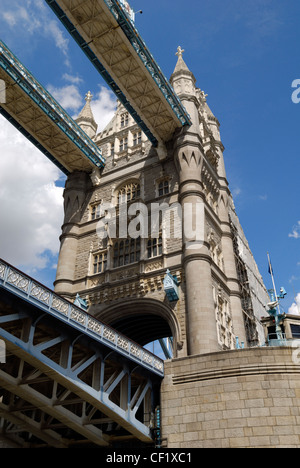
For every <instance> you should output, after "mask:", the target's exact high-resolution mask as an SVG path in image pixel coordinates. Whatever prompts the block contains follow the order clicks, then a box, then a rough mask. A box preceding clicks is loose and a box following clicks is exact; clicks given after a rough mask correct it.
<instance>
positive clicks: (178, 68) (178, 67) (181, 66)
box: [173, 46, 191, 74]
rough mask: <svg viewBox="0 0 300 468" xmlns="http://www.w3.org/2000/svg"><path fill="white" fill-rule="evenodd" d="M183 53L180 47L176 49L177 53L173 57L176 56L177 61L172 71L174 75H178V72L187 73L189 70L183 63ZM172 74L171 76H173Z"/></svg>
mask: <svg viewBox="0 0 300 468" xmlns="http://www.w3.org/2000/svg"><path fill="white" fill-rule="evenodd" d="M184 52H185V50H184V49H182V48H181V47H180V46H179V47H177V52H176V54H175V55H177V56H178V61H177V64H176V67H175V70H174V73H178V72H182V71H188V72H189V73H191V72H190V70H189V68H188V66H187V64H186V63H185V61H184V60H183V57H182V56H183V53H184ZM174 73H173V74H174Z"/></svg>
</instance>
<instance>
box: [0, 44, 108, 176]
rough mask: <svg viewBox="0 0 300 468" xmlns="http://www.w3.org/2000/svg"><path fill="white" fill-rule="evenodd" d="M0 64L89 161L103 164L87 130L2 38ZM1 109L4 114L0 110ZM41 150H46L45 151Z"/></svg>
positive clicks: (103, 160) (99, 165)
mask: <svg viewBox="0 0 300 468" xmlns="http://www.w3.org/2000/svg"><path fill="white" fill-rule="evenodd" d="M0 67H1V68H2V69H3V70H4V71H5V72H6V73H7V74H8V75H9V76H10V77H11V79H12V80H13V81H14V82H15V83H16V84H17V85H18V86H19V87H20V88H21V89H22V90H23V91H24V92H25V93H26V94H27V95H28V96H29V97H30V99H31V100H32V101H33V102H34V103H35V104H36V105H37V106H38V107H39V108H40V109H41V110H42V111H43V112H44V113H45V114H46V115H47V116H48V117H49V118H50V119H51V120H52V121H53V122H54V123H55V124H56V125H57V127H59V128H60V129H61V130H62V131H63V132H64V134H65V135H66V136H67V137H68V138H69V139H70V140H71V141H72V142H73V143H74V144H75V145H76V146H77V148H79V149H80V151H81V152H82V153H83V154H84V155H85V156H86V157H87V158H88V159H89V160H90V161H91V162H92V164H93V165H94V166H96V167H97V168H99V169H101V168H103V167H104V166H105V159H104V157H103V156H102V153H101V151H100V149H99V148H98V146H97V145H96V144H95V143H94V142H93V141H92V140H91V139H90V138H89V137H88V136H87V135H86V133H85V132H84V131H83V130H82V129H81V128H80V127H79V125H78V124H77V123H76V122H74V120H73V119H72V118H71V117H70V116H69V114H68V113H67V112H66V111H65V110H64V109H63V108H62V107H61V106H60V105H59V104H58V102H57V101H56V100H55V99H54V98H53V97H52V96H51V95H50V93H49V92H48V91H47V90H46V89H45V88H44V87H43V86H42V85H41V84H40V83H39V82H38V81H37V80H36V79H35V78H34V77H33V75H32V74H31V73H30V72H29V71H28V70H27V69H26V68H25V67H24V66H23V65H22V64H21V63H20V61H19V60H18V59H17V57H15V55H14V54H13V53H12V52H11V51H10V50H9V48H8V47H7V46H6V45H5V44H4V43H3V42H2V41H1V40H0ZM1 113H2V114H3V115H4V113H3V112H2V111H1ZM12 123H13V119H12ZM18 125H19V124H18ZM23 133H24V132H23ZM26 136H27V135H26ZM32 140H35V139H34V137H32ZM35 141H36V140H35ZM43 152H44V151H43ZM44 154H46V153H45V152H44ZM46 156H47V154H46ZM49 156H50V153H48V157H49ZM50 159H51V160H52V161H53V162H55V161H54V159H55V157H54V156H51V157H50ZM58 164H60V163H58ZM65 171H66V169H64V172H65ZM65 173H66V172H65Z"/></svg>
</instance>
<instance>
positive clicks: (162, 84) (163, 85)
mask: <svg viewBox="0 0 300 468" xmlns="http://www.w3.org/2000/svg"><path fill="white" fill-rule="evenodd" d="M45 1H46V2H47V4H48V5H49V6H50V8H51V9H52V10H53V12H54V13H55V14H56V16H57V17H58V18H59V20H60V21H61V23H62V24H63V25H64V26H65V28H66V29H67V31H68V32H69V33H70V35H71V36H72V37H73V39H74V40H75V41H76V42H77V44H78V45H79V47H80V48H81V49H82V51H83V52H84V53H85V55H86V56H87V57H88V58H89V60H90V61H91V62H92V64H93V65H94V67H95V68H96V69H97V71H98V72H99V73H100V75H101V76H102V78H103V79H104V80H105V81H106V83H107V84H108V85H109V87H110V88H111V89H112V91H113V92H114V93H115V94H116V96H117V98H118V99H119V101H120V102H121V103H122V104H123V106H124V107H125V108H126V109H127V110H128V112H129V113H130V114H131V116H132V117H133V118H134V120H135V121H136V123H137V124H138V125H139V127H140V128H141V130H142V131H143V132H144V133H145V135H146V136H147V138H148V139H149V140H150V142H151V143H152V145H153V146H154V147H156V146H157V145H158V141H157V139H156V137H155V136H154V135H153V134H152V132H151V131H150V130H149V128H148V127H147V126H146V124H145V122H144V121H143V120H142V118H141V117H140V116H139V115H138V114H137V112H136V110H135V109H134V108H133V106H132V105H131V104H130V102H129V101H128V99H127V98H126V96H125V95H124V93H123V92H122V91H121V89H120V88H119V86H118V85H117V84H116V83H115V81H114V80H113V78H112V77H111V76H110V74H109V73H108V72H107V70H106V69H105V68H104V66H103V65H102V63H101V62H100V61H99V59H98V58H97V56H96V55H95V54H94V52H93V51H92V49H91V48H90V47H89V44H88V43H87V42H86V41H85V40H84V39H83V37H82V36H81V35H80V34H79V32H78V31H77V29H76V27H75V26H74V24H73V23H72V22H71V21H70V20H69V18H68V17H67V16H66V14H65V13H64V11H63V10H62V8H61V7H60V6H59V5H58V4H57V2H56V0H45ZM104 1H105V3H106V5H107V6H108V8H109V9H110V11H111V12H112V14H113V15H114V17H115V19H116V20H117V21H118V23H119V25H120V27H121V28H122V30H123V32H124V33H125V35H126V37H127V38H128V39H129V41H130V43H131V44H132V46H133V47H134V49H135V50H136V52H137V54H138V56H139V57H140V59H141V60H142V62H143V63H144V65H145V67H146V69H147V70H148V72H149V73H150V74H151V76H152V78H153V79H154V80H155V82H156V84H157V86H158V88H159V89H160V90H161V92H162V94H163V95H164V97H165V99H166V100H167V101H168V104H169V105H170V107H171V108H172V110H173V112H174V113H175V115H176V117H177V118H178V120H179V121H180V122H181V125H182V126H186V125H188V126H190V125H191V120H190V116H189V115H188V114H187V112H186V110H185V108H184V107H183V106H182V103H181V102H180V100H179V98H178V97H177V96H176V94H175V92H174V90H173V88H172V87H171V85H170V84H169V82H168V81H167V79H166V78H165V77H164V75H163V73H162V71H161V70H160V68H159V66H158V65H157V63H156V62H155V60H154V58H153V56H152V55H151V53H150V52H149V50H148V49H147V47H146V45H145V43H144V42H143V40H142V39H141V36H140V35H139V33H138V31H137V30H136V28H135V27H134V25H133V24H132V22H131V21H130V20H129V18H128V17H127V15H126V13H125V12H124V11H123V9H122V7H121V6H120V4H119V2H118V1H116V0H109V1H107V0H104Z"/></svg>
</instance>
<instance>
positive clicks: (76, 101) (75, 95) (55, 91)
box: [47, 84, 83, 112]
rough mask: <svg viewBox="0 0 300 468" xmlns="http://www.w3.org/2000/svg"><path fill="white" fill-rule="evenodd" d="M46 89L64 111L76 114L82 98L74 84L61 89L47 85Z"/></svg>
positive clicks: (81, 103)
mask: <svg viewBox="0 0 300 468" xmlns="http://www.w3.org/2000/svg"><path fill="white" fill-rule="evenodd" d="M47 89H48V91H49V93H50V94H52V96H53V97H54V98H55V99H56V100H57V102H58V103H59V104H60V105H61V106H62V107H63V108H64V109H66V110H69V111H73V112H77V111H78V109H80V107H82V106H83V98H82V96H81V94H80V91H79V88H78V87H77V86H76V85H75V84H71V85H66V86H63V87H62V88H56V87H55V86H52V85H48V86H47Z"/></svg>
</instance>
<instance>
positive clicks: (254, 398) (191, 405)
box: [161, 348, 300, 448]
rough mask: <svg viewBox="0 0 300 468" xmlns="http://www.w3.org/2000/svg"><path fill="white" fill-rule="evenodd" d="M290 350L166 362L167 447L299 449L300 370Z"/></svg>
mask: <svg viewBox="0 0 300 468" xmlns="http://www.w3.org/2000/svg"><path fill="white" fill-rule="evenodd" d="M293 351H294V350H293V349H292V348H252V349H245V350H239V351H227V352H221V353H214V354H207V355H203V356H192V357H189V358H180V359H175V360H172V361H167V362H166V367H165V379H164V381H163V384H162V390H161V410H162V429H163V438H164V439H165V441H164V444H167V447H168V448H279V447H284V448H287V447H292V448H293V447H295V448H296V447H297V448H298V447H300V366H299V364H298V365H297V364H295V363H294V362H293V354H292V353H293Z"/></svg>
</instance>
